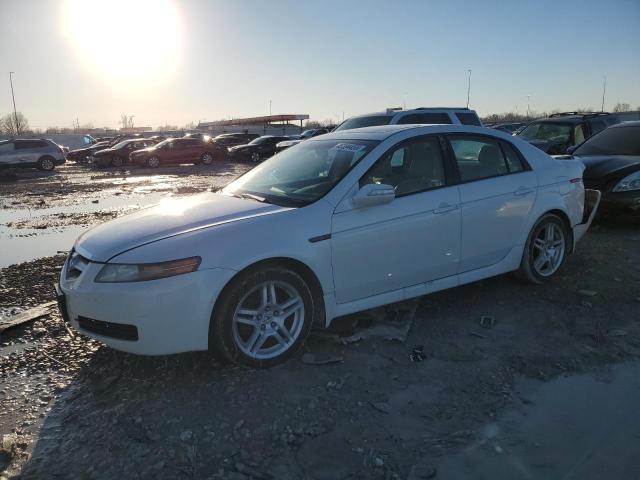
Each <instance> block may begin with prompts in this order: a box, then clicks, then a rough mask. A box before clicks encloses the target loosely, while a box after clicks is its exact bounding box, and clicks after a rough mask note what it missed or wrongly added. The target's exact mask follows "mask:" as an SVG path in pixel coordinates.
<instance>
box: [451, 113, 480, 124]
mask: <svg viewBox="0 0 640 480" xmlns="http://www.w3.org/2000/svg"><path fill="white" fill-rule="evenodd" d="M456 117H458V120H460V123H461V124H463V125H476V126H478V127H480V126H482V124H481V123H480V119H479V118H478V115H476V114H475V113H470V112H460V113H456Z"/></svg>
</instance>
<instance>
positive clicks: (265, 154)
mask: <svg viewBox="0 0 640 480" xmlns="http://www.w3.org/2000/svg"><path fill="white" fill-rule="evenodd" d="M288 138H289V137H275V136H272V135H265V136H262V137H258V138H256V139H255V140H252V141H250V142H249V143H247V144H246V145H236V146H235V147H231V148H229V160H233V161H240V162H244V161H249V160H251V161H252V162H255V163H258V162H260V161H262V160H264V159H265V158H269V157H271V156H273V155H274V154H275V153H276V144H278V143H279V142H282V141H283V140H287V139H288Z"/></svg>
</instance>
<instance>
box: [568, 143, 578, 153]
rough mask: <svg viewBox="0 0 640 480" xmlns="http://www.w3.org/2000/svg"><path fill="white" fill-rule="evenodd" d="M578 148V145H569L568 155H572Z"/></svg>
mask: <svg viewBox="0 0 640 480" xmlns="http://www.w3.org/2000/svg"><path fill="white" fill-rule="evenodd" d="M576 148H578V146H577V145H571V146H570V147H567V149H566V150H565V153H566V154H567V155H571V154H573V152H575V150H576Z"/></svg>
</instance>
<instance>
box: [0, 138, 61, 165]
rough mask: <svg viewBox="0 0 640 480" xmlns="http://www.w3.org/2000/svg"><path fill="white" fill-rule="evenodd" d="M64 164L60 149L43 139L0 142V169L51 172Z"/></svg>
mask: <svg viewBox="0 0 640 480" xmlns="http://www.w3.org/2000/svg"><path fill="white" fill-rule="evenodd" d="M64 162H65V154H64V150H63V149H62V147H60V146H59V145H57V144H56V143H54V142H53V141H51V140H46V139H44V138H29V139H15V140H14V139H12V140H4V141H0V169H2V168H32V167H35V168H37V169H38V170H44V171H51V170H53V169H54V168H55V167H56V165H62V164H63V163H64Z"/></svg>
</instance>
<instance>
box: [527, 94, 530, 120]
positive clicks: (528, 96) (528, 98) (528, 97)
mask: <svg viewBox="0 0 640 480" xmlns="http://www.w3.org/2000/svg"><path fill="white" fill-rule="evenodd" d="M529 100H531V95H527V119H529Z"/></svg>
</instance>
